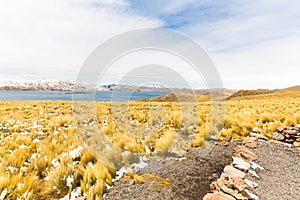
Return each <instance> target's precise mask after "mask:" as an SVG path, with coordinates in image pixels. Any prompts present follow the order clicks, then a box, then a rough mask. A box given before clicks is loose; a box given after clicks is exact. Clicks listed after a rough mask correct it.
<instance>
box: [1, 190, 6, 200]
mask: <svg viewBox="0 0 300 200" xmlns="http://www.w3.org/2000/svg"><path fill="white" fill-rule="evenodd" d="M6 194H7V189H6V188H5V189H4V190H2V192H1V195H0V200H3V199H4V198H5V196H6Z"/></svg>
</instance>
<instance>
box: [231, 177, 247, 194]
mask: <svg viewBox="0 0 300 200" xmlns="http://www.w3.org/2000/svg"><path fill="white" fill-rule="evenodd" d="M229 184H230V185H231V186H232V187H233V188H234V189H237V191H238V192H241V191H243V190H244V189H245V187H246V185H245V181H244V180H243V179H241V178H239V177H235V176H232V177H229Z"/></svg>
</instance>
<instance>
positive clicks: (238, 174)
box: [203, 137, 263, 200]
mask: <svg viewBox="0 0 300 200" xmlns="http://www.w3.org/2000/svg"><path fill="white" fill-rule="evenodd" d="M257 140H258V139H257V137H246V138H245V139H244V140H243V143H242V145H238V146H237V147H236V148H235V153H234V156H233V157H232V159H233V162H232V164H231V165H228V166H226V167H225V168H224V171H223V173H222V174H221V176H220V178H219V179H218V180H217V181H215V182H213V183H211V184H210V189H211V192H212V193H208V194H207V195H206V196H205V197H204V198H203V200H235V199H239V200H247V199H254V200H258V199H259V198H258V197H257V196H256V195H255V194H253V193H251V192H250V190H251V188H255V187H257V186H258V185H257V184H256V183H255V182H253V181H250V180H248V179H246V178H245V177H246V175H247V174H249V175H251V176H254V177H256V178H258V179H259V178H260V177H259V176H258V175H257V173H256V171H255V170H258V169H259V170H263V168H262V167H261V166H259V165H258V164H256V163H254V161H255V160H257V159H258V157H257V155H256V154H255V153H253V152H252V151H251V150H250V149H249V148H256V147H257Z"/></svg>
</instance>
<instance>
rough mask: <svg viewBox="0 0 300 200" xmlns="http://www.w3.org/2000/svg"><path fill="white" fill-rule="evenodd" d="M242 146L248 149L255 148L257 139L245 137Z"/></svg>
mask: <svg viewBox="0 0 300 200" xmlns="http://www.w3.org/2000/svg"><path fill="white" fill-rule="evenodd" d="M243 144H244V145H245V146H246V147H249V148H256V147H257V138H256V137H245V138H244V140H243Z"/></svg>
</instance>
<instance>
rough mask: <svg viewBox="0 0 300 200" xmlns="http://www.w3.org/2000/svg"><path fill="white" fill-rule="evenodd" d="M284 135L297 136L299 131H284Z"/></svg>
mask: <svg viewBox="0 0 300 200" xmlns="http://www.w3.org/2000/svg"><path fill="white" fill-rule="evenodd" d="M283 133H285V134H288V135H297V134H298V131H295V130H284V131H283Z"/></svg>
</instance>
